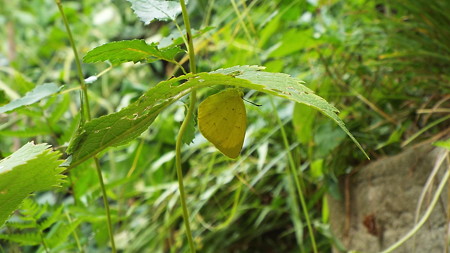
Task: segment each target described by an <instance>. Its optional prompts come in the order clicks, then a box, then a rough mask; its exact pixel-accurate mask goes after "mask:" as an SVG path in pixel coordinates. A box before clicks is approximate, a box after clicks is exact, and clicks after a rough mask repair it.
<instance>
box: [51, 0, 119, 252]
mask: <svg viewBox="0 0 450 253" xmlns="http://www.w3.org/2000/svg"><path fill="white" fill-rule="evenodd" d="M55 2H56V5H57V6H58V9H59V12H60V13H61V16H62V18H63V22H64V26H65V27H66V31H67V35H68V36H69V41H70V45H71V46H72V50H73V53H74V55H75V64H76V66H77V74H78V79H79V80H80V86H81V91H82V93H80V94H81V98H80V100H81V105H82V107H81V111H82V113H83V114H82V117H81V118H82V120H81V122H80V127H81V126H82V125H83V124H84V122H86V121H90V120H91V110H90V108H89V98H88V92H87V86H86V83H85V82H84V76H83V70H82V68H81V61H80V57H79V56H78V51H77V48H76V46H75V41H74V39H73V36H72V32H71V30H70V27H69V22H68V21H67V18H66V15H65V14H64V9H63V7H62V3H61V0H55ZM83 118H84V119H83ZM94 161H95V167H96V170H97V175H98V180H99V182H100V187H101V189H102V194H103V203H104V205H105V209H106V218H107V220H108V232H109V237H110V238H109V239H110V241H111V248H112V252H113V253H115V252H116V244H115V242H114V236H113V235H114V233H113V227H112V223H111V214H110V210H109V203H108V197H107V195H106V189H105V185H104V183H103V176H102V171H101V169H100V163H99V161H98V158H97V157H94Z"/></svg>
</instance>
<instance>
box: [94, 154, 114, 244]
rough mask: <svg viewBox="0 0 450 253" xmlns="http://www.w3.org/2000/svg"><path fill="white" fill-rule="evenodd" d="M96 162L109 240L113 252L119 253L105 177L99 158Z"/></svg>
mask: <svg viewBox="0 0 450 253" xmlns="http://www.w3.org/2000/svg"><path fill="white" fill-rule="evenodd" d="M94 160H95V169H96V170H97V175H98V181H99V182H100V188H101V189H102V195H103V204H104V206H105V210H106V219H107V222H108V233H109V239H110V241H111V250H112V252H114V253H115V252H117V251H116V244H115V242H114V233H113V229H112V222H111V212H110V210H109V203H108V196H107V195H106V189H105V184H104V183H103V176H102V170H101V169H100V163H99V161H98V158H97V157H94Z"/></svg>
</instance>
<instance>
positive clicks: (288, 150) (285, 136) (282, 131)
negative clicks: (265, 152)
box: [270, 99, 318, 253]
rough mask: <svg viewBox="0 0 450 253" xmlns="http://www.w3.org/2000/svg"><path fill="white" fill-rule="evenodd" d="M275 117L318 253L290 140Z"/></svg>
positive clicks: (312, 240)
mask: <svg viewBox="0 0 450 253" xmlns="http://www.w3.org/2000/svg"><path fill="white" fill-rule="evenodd" d="M270 101H271V103H272V107H273V109H274V111H276V108H275V105H274V103H273V100H272V99H271V100H270ZM275 116H276V120H277V122H278V125H279V126H280V130H281V136H282V138H283V144H284V146H285V148H286V150H287V154H288V160H289V168H290V172H291V174H292V176H293V177H294V182H295V186H296V188H297V192H298V195H299V197H300V204H301V206H302V210H303V215H304V216H305V220H306V224H307V226H308V232H309V236H310V239H311V244H312V247H313V252H314V253H317V252H318V251H317V245H316V239H315V238H314V232H313V229H312V226H311V221H310V219H309V214H308V206H307V205H306V201H305V197H304V196H303V191H302V188H301V183H300V179H299V175H298V173H297V169H296V166H295V162H294V158H293V157H292V154H291V152H290V149H289V141H288V138H287V135H286V131H285V130H284V127H283V123H282V122H281V119H280V117H278V114H277V113H275Z"/></svg>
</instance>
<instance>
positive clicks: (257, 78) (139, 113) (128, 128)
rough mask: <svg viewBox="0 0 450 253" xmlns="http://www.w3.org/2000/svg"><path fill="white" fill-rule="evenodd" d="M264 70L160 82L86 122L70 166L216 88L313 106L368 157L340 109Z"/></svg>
mask: <svg viewBox="0 0 450 253" xmlns="http://www.w3.org/2000/svg"><path fill="white" fill-rule="evenodd" d="M262 69H264V68H263V67H259V66H235V67H231V68H227V69H220V70H217V71H213V72H210V73H198V74H187V75H183V76H180V77H177V78H172V79H169V80H167V81H163V82H160V83H159V84H157V85H156V86H155V87H153V88H151V89H150V90H148V91H147V92H146V93H145V94H144V95H142V96H141V97H140V98H139V99H138V100H137V101H136V102H134V103H132V104H130V105H129V106H127V107H125V108H124V109H122V110H121V111H119V112H116V113H112V114H109V115H105V116H103V117H100V118H97V119H94V120H92V121H90V122H88V123H86V124H85V125H84V126H83V128H82V129H80V131H78V134H77V135H76V136H74V138H73V139H72V141H71V143H70V145H69V148H68V149H67V151H66V152H67V153H69V154H72V161H73V162H72V164H71V167H74V166H76V165H78V164H80V163H81V162H83V161H85V160H87V159H89V158H91V157H93V156H94V155H95V154H97V153H99V152H100V151H102V150H104V149H105V148H107V147H110V146H118V145H122V144H125V143H127V142H129V141H131V140H133V139H135V138H136V137H138V136H139V135H140V134H141V133H142V132H144V131H145V130H146V129H147V128H148V127H149V126H150V125H151V123H152V122H153V120H154V119H155V118H156V116H157V115H158V114H159V113H160V112H161V111H162V110H163V109H165V108H166V107H167V106H168V105H170V104H172V103H173V102H175V101H177V100H178V99H180V98H181V97H183V96H184V95H186V94H188V93H189V92H190V91H191V90H192V89H193V88H201V87H208V86H213V85H229V86H240V87H244V88H249V89H254V90H258V91H261V92H265V93H268V94H273V95H276V96H280V97H283V98H287V99H289V100H292V101H295V102H298V103H301V104H305V105H308V106H311V107H313V108H315V109H317V110H319V111H320V112H322V113H323V114H325V115H326V116H328V117H330V118H331V119H332V120H334V121H335V122H336V123H337V124H338V125H339V126H340V127H341V128H342V129H343V130H344V132H345V133H347V134H348V135H349V136H350V138H351V139H352V140H353V141H354V142H355V143H356V144H357V146H358V147H359V148H360V149H361V150H362V152H363V153H364V154H365V152H364V150H363V149H362V147H361V146H360V145H359V143H358V142H357V141H356V139H355V138H354V137H353V135H351V133H350V132H349V131H348V130H347V128H346V127H345V125H344V122H343V121H342V120H341V119H340V118H339V117H338V116H337V114H336V113H337V112H338V110H337V109H336V108H335V107H333V106H332V105H330V104H329V103H327V102H326V101H325V100H324V99H323V98H321V97H319V96H317V95H315V94H314V93H313V91H312V90H310V89H309V88H307V87H306V86H304V85H303V84H302V81H300V80H298V79H296V78H293V77H291V76H289V75H287V74H281V73H269V72H262V71H261V70H262ZM182 81H184V82H182ZM181 82H182V83H181Z"/></svg>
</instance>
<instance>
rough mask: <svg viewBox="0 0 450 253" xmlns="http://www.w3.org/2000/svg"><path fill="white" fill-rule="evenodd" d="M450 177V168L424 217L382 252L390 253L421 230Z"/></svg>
mask: <svg viewBox="0 0 450 253" xmlns="http://www.w3.org/2000/svg"><path fill="white" fill-rule="evenodd" d="M449 177H450V170H449V169H447V171H446V172H445V174H444V176H443V177H442V180H441V182H440V183H439V186H438V188H437V190H436V193H435V194H434V196H433V199H432V200H431V203H430V206H428V208H427V210H426V212H425V213H424V215H423V216H422V218H421V219H420V220H419V222H418V223H417V224H416V225H415V226H414V227H413V228H412V229H411V230H410V231H409V232H408V233H407V234H406V235H404V236H403V237H402V238H401V239H400V240H398V241H397V242H396V243H394V244H393V245H392V246H390V247H389V248H387V249H385V250H383V251H381V252H380V253H390V252H393V251H394V250H396V249H397V248H398V247H400V246H401V245H402V244H403V243H405V242H406V241H407V240H409V239H410V238H411V237H412V236H413V235H415V234H416V233H417V231H419V229H420V228H421V227H422V226H423V224H425V222H426V221H427V220H428V218H429V217H430V215H431V212H432V211H433V210H434V207H435V206H436V204H437V202H438V200H439V196H440V195H441V193H442V191H443V190H444V187H445V184H446V183H447V181H448V178H449Z"/></svg>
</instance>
